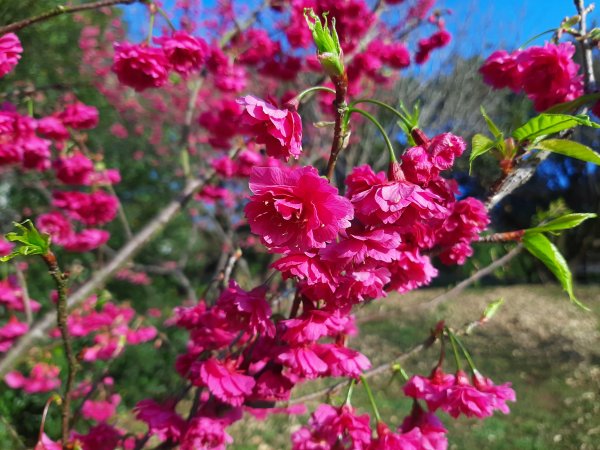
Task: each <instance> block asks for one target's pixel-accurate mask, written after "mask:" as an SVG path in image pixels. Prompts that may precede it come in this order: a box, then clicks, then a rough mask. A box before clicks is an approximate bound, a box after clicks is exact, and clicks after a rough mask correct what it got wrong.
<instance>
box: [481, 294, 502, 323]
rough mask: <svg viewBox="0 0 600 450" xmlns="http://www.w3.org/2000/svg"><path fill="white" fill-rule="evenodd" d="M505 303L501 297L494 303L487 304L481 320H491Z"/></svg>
mask: <svg viewBox="0 0 600 450" xmlns="http://www.w3.org/2000/svg"><path fill="white" fill-rule="evenodd" d="M503 303H504V299H503V298H499V299H498V300H496V301H493V302H492V303H490V304H489V305H487V306H486V308H485V311H483V315H482V316H481V320H490V319H491V318H492V317H494V315H495V314H496V313H497V312H498V310H499V309H500V307H501V306H502V304H503Z"/></svg>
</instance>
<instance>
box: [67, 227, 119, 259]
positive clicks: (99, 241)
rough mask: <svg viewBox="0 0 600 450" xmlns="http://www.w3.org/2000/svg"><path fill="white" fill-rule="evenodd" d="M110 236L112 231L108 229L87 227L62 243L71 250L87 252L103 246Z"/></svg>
mask: <svg viewBox="0 0 600 450" xmlns="http://www.w3.org/2000/svg"><path fill="white" fill-rule="evenodd" d="M109 238H110V233H109V232H108V231H106V230H98V229H95V228H87V229H85V230H82V231H81V233H74V234H72V235H71V236H70V238H69V239H68V240H67V241H66V242H65V243H63V244H62V245H63V246H64V248H65V250H67V251H69V252H76V253H85V252H89V251H91V250H95V249H97V248H98V247H101V246H103V245H104V244H106V242H108V239H109Z"/></svg>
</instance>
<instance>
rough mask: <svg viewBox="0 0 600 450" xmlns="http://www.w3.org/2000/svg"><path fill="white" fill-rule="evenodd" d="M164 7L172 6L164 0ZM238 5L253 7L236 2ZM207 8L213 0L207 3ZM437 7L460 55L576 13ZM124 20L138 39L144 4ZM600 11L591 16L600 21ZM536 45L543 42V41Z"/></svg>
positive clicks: (504, 2)
mask: <svg viewBox="0 0 600 450" xmlns="http://www.w3.org/2000/svg"><path fill="white" fill-rule="evenodd" d="M164 3H165V5H166V6H169V5H171V4H173V3H174V1H173V0H165V1H164ZM236 3H237V4H253V3H255V1H254V0H251V1H245V2H242V1H239V2H236ZM204 4H205V5H206V7H210V5H213V4H214V0H206V1H205V2H204ZM437 6H438V7H440V8H448V9H451V10H452V11H453V14H452V15H451V16H449V17H447V26H448V29H449V30H450V31H451V32H452V33H453V34H454V36H455V40H454V43H453V44H454V45H455V46H458V48H459V50H460V52H461V53H463V54H472V53H484V54H487V53H489V52H491V51H492V50H493V49H497V48H500V47H504V48H507V49H512V48H515V47H518V46H520V45H521V44H522V43H524V42H525V41H527V40H528V39H529V38H531V37H532V36H535V35H536V34H539V33H541V32H543V31H545V30H548V29H550V28H554V27H556V26H557V25H558V24H559V23H560V21H561V20H562V19H563V18H564V17H565V16H572V15H574V14H575V13H576V11H575V7H574V6H573V1H572V0H495V1H485V0H482V1H478V0H438V2H437ZM123 9H124V11H125V18H126V20H127V22H128V23H129V25H130V29H131V30H132V32H133V34H134V35H137V36H141V35H142V29H144V28H145V27H146V26H147V24H146V22H147V15H146V13H145V11H144V9H145V7H144V6H143V5H130V6H126V7H123ZM598 10H600V8H598V9H597V10H596V11H594V12H593V13H592V15H591V17H590V18H591V19H592V20H594V19H595V20H596V22H598V21H600V20H599V19H600V14H599V12H598ZM547 37H548V35H546V36H545V37H543V38H540V39H538V40H537V41H535V43H537V44H540V43H543V41H544V38H547Z"/></svg>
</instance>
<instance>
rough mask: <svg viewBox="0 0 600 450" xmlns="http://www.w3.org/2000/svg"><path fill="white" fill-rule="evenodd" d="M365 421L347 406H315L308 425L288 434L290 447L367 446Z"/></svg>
mask: <svg viewBox="0 0 600 450" xmlns="http://www.w3.org/2000/svg"><path fill="white" fill-rule="evenodd" d="M369 422H370V419H369V416H368V415H367V414H365V415H362V416H358V415H356V413H355V411H354V409H353V408H352V407H351V406H342V407H340V408H335V407H333V406H331V405H319V407H318V408H317V410H316V411H315V412H314V413H313V414H312V416H311V418H310V420H309V423H308V425H307V426H305V427H302V428H300V429H299V430H298V431H296V432H295V433H293V434H292V449H293V450H315V449H320V450H329V449H331V450H334V449H338V448H352V449H354V450H363V449H368V448H369V445H370V443H371V428H370V426H369Z"/></svg>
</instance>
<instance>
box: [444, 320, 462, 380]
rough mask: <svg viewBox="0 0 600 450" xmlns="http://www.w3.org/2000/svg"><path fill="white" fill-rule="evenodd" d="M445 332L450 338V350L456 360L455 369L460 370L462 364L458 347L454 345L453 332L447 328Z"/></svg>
mask: <svg viewBox="0 0 600 450" xmlns="http://www.w3.org/2000/svg"><path fill="white" fill-rule="evenodd" d="M446 333H447V335H448V337H449V338H450V344H452V351H453V352H454V361H456V369H457V370H462V364H461V363H460V356H459V354H458V347H457V346H456V341H455V336H454V333H452V332H451V331H450V329H449V328H446Z"/></svg>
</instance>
